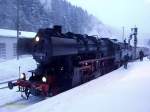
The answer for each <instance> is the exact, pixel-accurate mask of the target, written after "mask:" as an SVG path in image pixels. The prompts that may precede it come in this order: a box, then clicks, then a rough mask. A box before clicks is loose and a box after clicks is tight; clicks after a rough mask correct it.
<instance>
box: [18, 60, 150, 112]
mask: <svg viewBox="0 0 150 112" xmlns="http://www.w3.org/2000/svg"><path fill="white" fill-rule="evenodd" d="M149 66H150V61H149V60H147V59H145V60H144V61H143V62H139V61H138V62H134V63H130V64H129V69H128V70H124V69H123V68H120V69H119V70H116V71H114V72H112V73H109V74H107V75H104V76H103V77H100V78H97V79H95V80H93V81H91V82H89V83H86V84H84V85H82V86H80V87H77V88H74V89H72V90H69V91H67V92H64V93H62V94H59V95H57V96H55V97H52V98H49V99H47V100H45V101H42V102H39V103H37V104H35V105H33V106H30V107H28V108H26V109H24V110H21V112H29V111H32V112H150V88H149V85H150V69H149Z"/></svg>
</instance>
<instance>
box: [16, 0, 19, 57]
mask: <svg viewBox="0 0 150 112" xmlns="http://www.w3.org/2000/svg"><path fill="white" fill-rule="evenodd" d="M16 26H17V49H16V50H17V51H16V52H17V60H18V59H19V53H18V40H19V0H17V24H16Z"/></svg>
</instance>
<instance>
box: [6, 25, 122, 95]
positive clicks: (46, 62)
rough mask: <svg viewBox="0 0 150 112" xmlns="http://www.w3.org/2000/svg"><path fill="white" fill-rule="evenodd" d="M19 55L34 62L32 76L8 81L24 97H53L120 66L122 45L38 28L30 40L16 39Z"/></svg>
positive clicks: (57, 28)
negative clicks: (34, 68) (27, 57)
mask: <svg viewBox="0 0 150 112" xmlns="http://www.w3.org/2000/svg"><path fill="white" fill-rule="evenodd" d="M18 53H19V55H23V54H31V55H32V56H33V58H34V59H35V61H36V62H37V63H38V64H37V69H36V70H31V71H30V72H31V74H32V75H31V77H30V78H29V79H28V80H27V79H26V74H25V73H23V74H21V75H20V78H19V79H18V80H17V81H16V82H14V83H13V82H9V83H8V86H9V88H10V89H12V88H13V87H14V86H18V87H19V91H22V92H25V95H26V96H27V98H28V97H29V95H30V94H32V95H36V96H39V95H42V96H53V95H56V94H58V93H60V92H63V91H66V90H68V89H71V88H73V87H75V86H78V85H80V84H82V83H85V82H87V81H89V80H92V79H94V78H97V77H99V76H101V75H103V74H105V73H108V72H110V71H112V70H114V69H117V68H118V67H119V66H120V65H121V61H122V60H121V54H122V50H121V46H120V44H119V43H118V42H117V41H115V40H112V39H108V38H97V37H94V36H88V35H81V34H74V33H71V32H68V33H62V32H61V26H54V27H53V28H46V29H40V30H39V31H38V32H37V35H36V36H35V38H33V39H29V38H20V39H19V40H18Z"/></svg>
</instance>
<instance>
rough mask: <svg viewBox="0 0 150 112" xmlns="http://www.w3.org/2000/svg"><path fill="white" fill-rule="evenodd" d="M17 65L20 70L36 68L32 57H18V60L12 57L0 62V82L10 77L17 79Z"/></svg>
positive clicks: (26, 70) (10, 78)
mask: <svg viewBox="0 0 150 112" xmlns="http://www.w3.org/2000/svg"><path fill="white" fill-rule="evenodd" d="M19 67H20V72H21V73H22V72H25V73H26V74H28V73H27V72H28V71H29V70H32V69H33V70H34V69H35V68H36V62H35V61H34V60H33V58H32V57H26V58H20V59H19V60H17V59H13V60H9V61H5V62H1V63H0V83H1V82H4V81H9V80H12V79H17V78H18V77H19Z"/></svg>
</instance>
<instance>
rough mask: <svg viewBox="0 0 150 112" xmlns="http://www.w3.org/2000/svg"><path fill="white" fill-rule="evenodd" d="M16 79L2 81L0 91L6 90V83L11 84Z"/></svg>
mask: <svg viewBox="0 0 150 112" xmlns="http://www.w3.org/2000/svg"><path fill="white" fill-rule="evenodd" d="M16 80H17V79H12V80H9V81H4V82H0V90H1V89H6V88H8V85H6V84H8V82H10V81H11V82H13V81H16Z"/></svg>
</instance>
